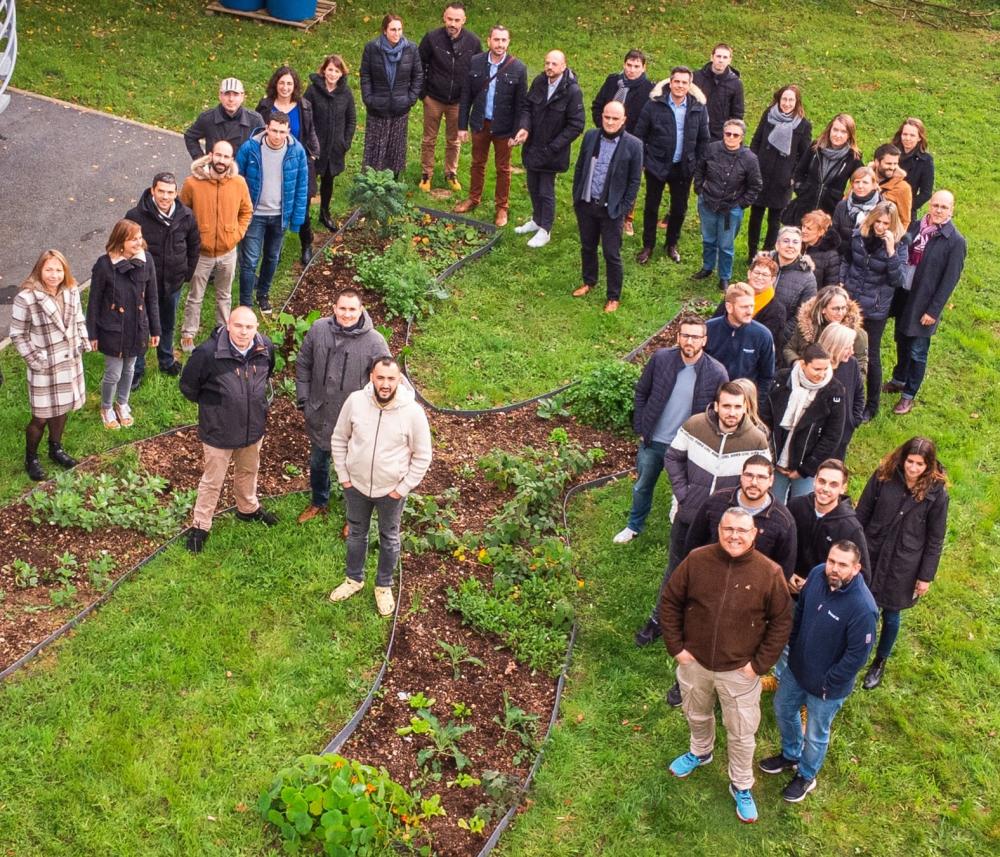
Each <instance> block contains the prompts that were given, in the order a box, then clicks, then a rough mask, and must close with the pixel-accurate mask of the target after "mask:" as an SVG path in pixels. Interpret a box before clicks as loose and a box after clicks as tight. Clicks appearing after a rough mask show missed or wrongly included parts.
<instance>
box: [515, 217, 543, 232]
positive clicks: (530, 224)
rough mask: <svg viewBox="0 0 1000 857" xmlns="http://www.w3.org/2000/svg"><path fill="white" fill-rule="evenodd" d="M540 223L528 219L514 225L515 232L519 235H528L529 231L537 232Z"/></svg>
mask: <svg viewBox="0 0 1000 857" xmlns="http://www.w3.org/2000/svg"><path fill="white" fill-rule="evenodd" d="M537 231H538V224H537V223H535V221H534V220H528V221H527V222H525V223H522V224H521V225H520V226H515V227H514V232H515V233H516V234H518V235H527V234H528V233H529V232H537Z"/></svg>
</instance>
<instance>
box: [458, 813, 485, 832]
mask: <svg viewBox="0 0 1000 857" xmlns="http://www.w3.org/2000/svg"><path fill="white" fill-rule="evenodd" d="M486 821H487V819H485V818H483V817H481V816H480V815H478V814H477V815H473V816H472V817H471V818H460V819H459V820H458V826H459V827H461V828H462V830H468V831H469V833H478V834H480V835H481V834H482V833H483V832H484V831H485V830H486Z"/></svg>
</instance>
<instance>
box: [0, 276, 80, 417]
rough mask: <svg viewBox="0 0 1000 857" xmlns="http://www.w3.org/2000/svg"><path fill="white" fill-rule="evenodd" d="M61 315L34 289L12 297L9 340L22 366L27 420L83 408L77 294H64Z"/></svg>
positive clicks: (37, 287) (51, 301)
mask: <svg viewBox="0 0 1000 857" xmlns="http://www.w3.org/2000/svg"><path fill="white" fill-rule="evenodd" d="M63 296H64V307H63V313H62V314H61V315H60V313H59V304H58V303H57V302H56V300H55V298H53V297H51V296H50V295H48V294H46V293H45V292H44V291H43V290H42V288H41V286H40V285H36V284H32V287H28V288H22V289H21V290H20V291H19V292H18V293H17V294H16V295H15V296H14V305H13V307H12V311H11V320H10V338H11V340H12V341H13V343H14V346H15V347H16V348H17V350H18V353H20V355H21V356H22V357H23V358H24V361H25V363H27V364H28V400H29V402H30V404H31V413H32V416H36V417H42V418H45V419H47V418H49V417H57V416H60V415H61V414H65V413H67V412H68V411H76V410H79V409H80V408H82V407H83V403H84V400H85V399H86V390H85V388H84V380H83V358H82V357H81V355H82V354H83V352H84V351H89V350H90V343H89V342H88V341H87V326H86V323H85V321H84V316H83V309H82V308H81V306H80V290H79V289H77V288H71V289H64V290H63Z"/></svg>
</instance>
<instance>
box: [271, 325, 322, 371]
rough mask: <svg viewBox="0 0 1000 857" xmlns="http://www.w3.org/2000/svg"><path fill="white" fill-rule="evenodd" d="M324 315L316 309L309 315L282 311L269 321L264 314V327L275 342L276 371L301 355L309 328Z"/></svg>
mask: <svg viewBox="0 0 1000 857" xmlns="http://www.w3.org/2000/svg"><path fill="white" fill-rule="evenodd" d="M321 315H322V313H321V312H320V311H319V310H318V309H314V310H313V311H312V312H310V313H309V314H308V315H302V316H294V315H292V314H291V313H289V312H280V313H278V315H277V317H276V318H275V319H274V320H273V321H271V322H268V321H267V320H266V319H267V316H264V319H265V321H264V323H263V325H262V327H263V328H264V332H265V333H266V334H267V336H268V338H269V339H270V340H271V342H273V343H274V371H275V372H281V370H282V369H284V368H285V366H286V365H287V364H288V363H294V362H295V359H296V358H297V357H298V356H299V349H300V348H301V347H302V340H303V339H305V337H306V334H307V333H308V332H309V328H311V327H312V326H313V323H314V322H315V321H316V320H317V319H318V318H319V317H320V316H321Z"/></svg>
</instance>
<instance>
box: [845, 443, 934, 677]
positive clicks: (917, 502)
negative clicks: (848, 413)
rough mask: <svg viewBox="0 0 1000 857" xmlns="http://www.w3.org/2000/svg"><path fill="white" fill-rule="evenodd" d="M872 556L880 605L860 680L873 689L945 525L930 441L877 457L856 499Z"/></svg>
mask: <svg viewBox="0 0 1000 857" xmlns="http://www.w3.org/2000/svg"><path fill="white" fill-rule="evenodd" d="M857 515H858V521H860V522H861V526H863V527H864V528H865V541H866V542H867V543H868V553H869V554H870V556H871V569H870V573H869V577H870V582H869V584H868V587H869V589H871V592H872V595H873V596H874V597H875V603H876V604H877V605H878V606H879V608H880V609H881V610H882V632H881V634H879V638H878V646H877V647H876V649H875V658H874V660H873V661H872V663H871V666H870V667H869V668H868V672H867V674H866V675H865V677H864V681H863V682H862V687H863V688H864V689H865V690H873V689H874V688H876V687H878V686H879V684H880V683H881V681H882V675H883V673H884V672H885V662H886V660H887V659H888V657H889V655H890V653H891V652H892V647H893V645H895V643H896V637H897V636H898V635H899V625H900V619H901V616H900V614H901V613H902V611H903V610H907V609H909V608H910V607H912V606H913V605H915V604H916V603H917V601H919V600H920V599H921V598H923V596H924V595H926V594H927V591H928V590H929V589H930V588H931V583H932V582H933V581H934V577H935V575H936V574H937V569H938V563H939V562H940V560H941V551H942V549H943V547H944V537H945V532H946V531H947V529H948V480H947V478H946V476H945V472H944V468H943V467H942V466H941V464H940V462H939V461H938V458H937V449H936V448H935V446H934V442H933V441H931V440H928V439H927V438H925V437H911V438H910V439H909V440H908V441H906V443H904V444H903V445H902V446H900V447H899V448H898V449H894V450H893V451H892V452H890V453H889V454H888V455H887V456H886V457H885V458H883V459H882V461H881V463H880V464H879V466H878V470H876V471H875V472H874V473H873V474H872V476H871V478H870V479H869V480H868V484H867V485H866V486H865V490H864V491H862V492H861V499H860V500H859V501H858V509H857Z"/></svg>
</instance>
